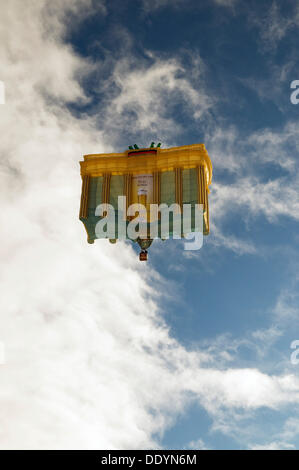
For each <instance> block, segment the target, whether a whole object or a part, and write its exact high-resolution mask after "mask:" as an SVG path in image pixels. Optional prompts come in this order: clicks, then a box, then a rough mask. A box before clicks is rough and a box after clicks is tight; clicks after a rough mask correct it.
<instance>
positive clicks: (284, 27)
mask: <svg viewBox="0 0 299 470" xmlns="http://www.w3.org/2000/svg"><path fill="white" fill-rule="evenodd" d="M249 17H250V18H251V22H252V24H253V25H254V26H257V27H258V29H259V32H260V38H261V44H262V47H263V49H264V50H266V51H267V52H269V51H271V50H272V51H275V50H276V47H277V45H278V43H279V42H280V41H281V40H282V39H283V38H284V37H285V36H286V35H287V33H289V32H290V31H291V30H292V29H293V28H297V27H298V25H299V8H298V5H297V4H296V3H294V4H293V8H292V11H291V12H288V13H287V15H286V14H285V11H283V10H282V8H281V4H279V2H277V1H275V0H274V1H273V2H272V5H271V7H270V8H269V9H265V14H264V15H263V16H255V15H254V13H252V14H251V15H250V16H249Z"/></svg>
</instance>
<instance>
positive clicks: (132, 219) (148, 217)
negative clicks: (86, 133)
mask: <svg viewBox="0 0 299 470" xmlns="http://www.w3.org/2000/svg"><path fill="white" fill-rule="evenodd" d="M80 167H81V178H82V192H81V204H80V215H79V218H80V220H81V221H82V222H83V224H84V226H85V229H86V232H87V241H88V243H94V241H95V240H96V239H98V238H107V239H109V241H110V243H116V241H117V240H119V239H125V240H131V241H132V242H134V243H137V244H138V245H139V247H140V250H141V251H140V253H139V259H140V260H141V261H146V260H147V256H148V248H149V247H150V246H151V244H152V242H153V240H154V239H159V238H160V239H162V240H166V239H169V238H186V236H188V235H190V234H192V232H201V233H202V234H203V235H208V234H209V231H210V226H209V204H208V194H209V186H210V184H211V182H212V163H211V160H210V157H209V155H208V152H207V150H206V148H205V145H204V144H192V145H185V146H181V147H172V148H165V149H164V148H161V143H159V144H158V145H157V146H155V143H154V142H152V143H151V145H150V147H147V148H139V147H138V145H137V144H134V146H129V148H128V150H126V151H125V152H123V153H106V154H89V155H84V160H83V161H81V162H80ZM198 207H200V208H201V212H200V217H197V216H196V214H197V213H198V211H197V210H196V209H198ZM173 208H174V209H173ZM185 208H187V209H188V210H187V209H186V214H187V215H186V216H184V217H182V212H183V215H184V214H185ZM162 209H163V210H164V209H165V211H166V216H167V217H166V218H165V217H164V216H163V214H162V212H163V211H162ZM167 209H168V212H167ZM170 209H173V210H170ZM136 214H138V215H137V216H136ZM161 214H162V215H161Z"/></svg>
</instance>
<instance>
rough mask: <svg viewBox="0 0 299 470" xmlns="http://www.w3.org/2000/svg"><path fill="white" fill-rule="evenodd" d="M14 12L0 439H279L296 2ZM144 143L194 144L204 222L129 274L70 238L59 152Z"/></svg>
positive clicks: (175, 443)
mask: <svg viewBox="0 0 299 470" xmlns="http://www.w3.org/2000/svg"><path fill="white" fill-rule="evenodd" d="M19 3H20V2H19V1H18V0H14V1H13V2H12V7H11V9H10V10H9V9H8V8H6V11H5V15H4V17H3V18H4V19H3V25H4V23H6V24H7V25H9V26H10V31H11V32H10V31H8V29H7V30H6V31H5V28H4V33H3V34H4V36H3V38H4V40H3V43H4V48H3V51H4V52H3V64H4V67H3V69H2V70H1V69H0V71H1V74H2V76H0V79H1V80H3V82H4V83H5V87H6V104H5V105H1V109H0V111H1V125H2V126H3V129H4V132H3V135H5V136H6V137H5V138H4V141H3V142H2V144H1V148H0V152H1V156H2V168H3V178H4V179H3V181H4V183H3V184H2V187H3V185H4V187H6V188H7V191H6V192H5V193H4V195H3V211H2V212H3V215H4V216H5V214H9V213H13V212H12V211H19V212H18V214H21V215H20V216H19V217H20V218H21V219H20V221H19V222H18V224H22V236H21V234H20V233H19V231H18V229H17V228H18V224H17V222H16V221H15V222H12V227H11V228H10V231H9V232H8V233H12V234H13V235H12V237H8V233H6V232H5V233H4V235H3V243H4V242H5V243H8V246H7V248H6V249H5V250H4V251H3V253H2V258H3V263H4V265H5V266H6V271H5V272H6V273H7V275H6V278H5V279H4V290H5V291H6V295H4V309H3V312H5V313H3V315H2V320H1V334H2V338H3V342H4V344H5V349H6V364H4V365H3V366H1V369H0V373H1V374H2V377H3V383H5V384H6V385H5V387H4V389H3V390H4V391H3V395H2V398H1V396H0V399H2V400H3V402H4V404H5V403H15V404H17V411H16V410H15V411H10V412H7V415H4V416H3V417H2V418H3V422H4V423H6V426H7V427H6V428H5V429H6V431H5V436H6V437H4V434H3V435H2V444H1V446H2V447H3V448H16V447H22V448H32V447H35V446H38V447H39V448H49V447H50V448H53V447H54V448H65V447H66V448H72V447H75V448H157V447H161V448H166V449H169V448H176V449H188V448H202V449H205V448H208V449H254V448H280V449H294V448H298V446H299V442H298V436H299V376H298V374H299V369H298V368H299V365H296V364H292V363H291V361H290V356H291V352H292V350H291V348H290V344H291V342H292V341H293V340H296V339H297V338H298V339H299V333H298V309H299V298H298V282H299V278H298V263H299V256H298V255H299V254H298V241H299V238H298V220H299V199H298V184H299V178H298V151H299V138H298V135H299V132H298V131H299V125H298V113H299V105H298V106H296V105H293V104H292V103H291V101H290V95H291V91H292V90H291V89H290V83H291V82H292V81H293V80H296V79H299V76H298V56H297V37H298V27H299V7H298V3H297V2H296V1H295V0H287V1H285V2H278V1H273V0H269V1H268V0H262V1H261V0H259V1H257V0H252V1H241V0H202V1H195V0H184V1H181V0H172V1H170V0H169V1H168V0H151V1H149V0H130V1H129V0H123V1H117V0H113V1H109V2H105V1H104V0H103V1H101V2H93V1H91V0H78V1H70V0H68V1H66V2H65V5H64V6H62V5H61V4H60V3H59V2H58V1H56V0H55V1H53V3H52V6H51V8H50V7H49V6H47V5H46V2H43V1H42V2H41V3H40V5H39V6H37V5H36V4H35V2H33V1H32V2H29V4H30V7H29V8H28V10H27V11H26V14H25V13H24V12H23V13H24V17H23V18H22V15H21V13H20V12H19V6H20V5H19ZM282 3H283V4H282ZM29 24H31V30H30V31H28V28H27V29H26V26H28V25H29ZM21 25H23V26H21ZM7 28H8V26H7ZM13 31H15V34H13ZM16 122H17V125H15V123H16ZM153 140H154V141H155V142H162V146H163V147H171V146H178V145H188V144H192V143H200V142H203V143H204V144H205V145H206V148H207V150H208V152H209V155H210V157H211V160H212V163H213V181H212V185H211V188H210V189H211V193H210V218H211V233H210V235H209V236H208V237H205V239H204V245H203V247H202V248H201V250H199V251H194V252H187V251H184V250H183V243H181V242H180V241H174V240H170V241H168V242H166V243H162V242H160V243H159V242H155V243H154V244H153V246H152V247H151V249H150V260H149V263H147V264H143V263H142V265H140V264H138V261H137V250H136V249H135V247H132V246H130V245H129V244H124V243H119V244H117V246H110V245H109V246H108V244H107V243H106V241H105V240H101V241H97V242H96V243H95V245H93V246H91V247H90V246H87V244H86V245H85V234H84V229H83V227H81V225H80V224H79V223H78V221H77V212H76V211H77V206H78V203H79V202H78V201H79V195H80V179H79V165H78V163H77V162H78V160H80V159H81V158H82V155H83V154H87V153H97V152H98V153H101V152H105V151H120V152H122V151H124V150H125V149H126V148H127V147H128V145H132V144H133V143H135V142H136V143H138V144H139V146H147V145H149V144H150V142H152V141H153ZM66 175H67V176H66ZM18 208H21V210H19V209H18ZM58 208H59V210H58ZM45 214H48V216H46V215H45ZM7 231H8V229H7ZM9 250H10V251H13V252H14V253H15V256H13V257H7V256H6V253H7V252H8V251H9ZM41 260H43V261H42V262H41ZM24 273H27V275H26V279H24ZM41 280H43V281H41ZM16 285H17V287H16ZM45 285H47V286H48V287H47V288H45ZM28 292H29V293H30V294H29V295H28ZM12 299H14V300H13V301H12ZM21 312H22V314H21ZM13 322H14V323H13ZM13 325H15V326H14V327H13ZM24 328H25V330H26V333H24ZM63 332H64V334H63ZM34 338H39V339H34ZM0 339H1V337H0ZM32 345H34V346H32ZM57 363H59V364H60V365H59V367H58V369H57V367H56V365H57ZM70 368H71V369H72V370H73V374H70V373H69V372H68V371H69V369H70ZM20 370H22V371H23V372H22V374H21V376H22V377H23V382H22V383H24V385H23V386H24V393H23V394H22V395H20V393H19V392H18V386H17V384H18V380H21V379H18V377H20ZM32 375H34V377H35V382H36V383H35V385H32V384H31V381H30V378H31V377H32ZM61 377H64V379H63V383H64V385H61V382H60V378H61ZM30 384H31V385H30ZM34 397H35V398H34ZM70 397H71V399H70ZM63 403H64V404H65V408H66V411H65V412H63V413H61V410H60V404H63ZM28 413H31V415H33V416H34V419H33V421H31V420H30V419H29V416H30V415H29V414H28ZM13 423H14V425H15V427H16V428H17V433H16V434H14V435H13V433H12V432H11V431H9V430H10V427H11V426H13ZM30 423H31V425H30ZM57 423H58V424H57ZM79 427H80V429H81V430H80V431H79V430H78V428H79ZM33 428H34V429H33ZM25 429H26V436H25V435H24V430H25ZM37 433H38V434H37ZM66 434H67V436H68V437H66ZM7 436H8V437H7ZM37 436H40V437H39V438H37ZM0 437H1V432H0ZM0 442H1V439H0Z"/></svg>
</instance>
